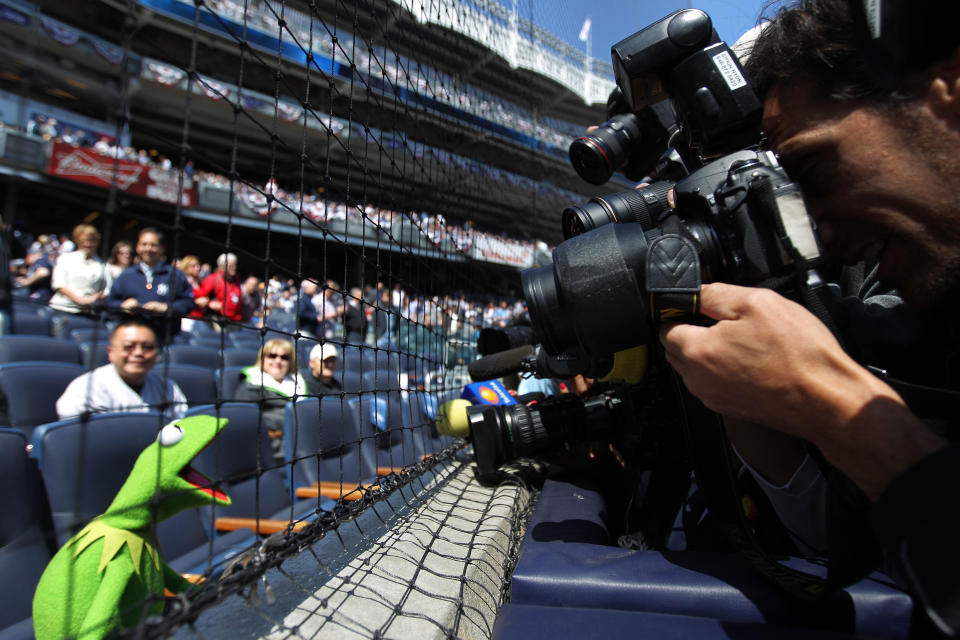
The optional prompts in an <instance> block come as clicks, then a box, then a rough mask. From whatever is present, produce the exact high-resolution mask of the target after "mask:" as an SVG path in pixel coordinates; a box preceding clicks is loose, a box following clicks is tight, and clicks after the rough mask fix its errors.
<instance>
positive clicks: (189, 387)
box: [153, 364, 217, 406]
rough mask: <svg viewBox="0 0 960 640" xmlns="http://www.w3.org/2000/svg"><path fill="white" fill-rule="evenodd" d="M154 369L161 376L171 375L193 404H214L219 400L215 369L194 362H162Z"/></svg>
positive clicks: (188, 400)
mask: <svg viewBox="0 0 960 640" xmlns="http://www.w3.org/2000/svg"><path fill="white" fill-rule="evenodd" d="M153 371H154V373H156V374H157V375H159V376H161V377H163V376H165V375H166V376H169V377H170V379H171V380H173V381H174V382H175V383H177V386H178V387H180V390H181V391H183V395H185V396H186V397H187V402H188V403H189V404H190V405H191V406H193V405H201V404H212V403H214V402H216V401H217V385H216V382H215V381H214V375H213V371H211V370H210V369H208V368H207V367H199V366H197V365H193V364H161V365H158V366H157V367H156V368H155V369H154V370H153Z"/></svg>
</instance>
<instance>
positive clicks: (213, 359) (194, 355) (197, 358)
mask: <svg viewBox="0 0 960 640" xmlns="http://www.w3.org/2000/svg"><path fill="white" fill-rule="evenodd" d="M163 357H164V360H166V361H167V362H169V363H171V364H195V365H198V366H201V367H207V368H208V369H216V368H217V367H219V366H220V351H219V350H217V349H216V348H212V347H198V346H195V345H192V344H172V345H170V346H169V347H167V348H166V349H164V356H163Z"/></svg>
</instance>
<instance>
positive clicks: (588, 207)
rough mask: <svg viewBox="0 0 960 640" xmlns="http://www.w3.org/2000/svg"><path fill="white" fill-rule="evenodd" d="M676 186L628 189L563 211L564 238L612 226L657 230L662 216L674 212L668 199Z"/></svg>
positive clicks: (662, 184) (663, 184)
mask: <svg viewBox="0 0 960 640" xmlns="http://www.w3.org/2000/svg"><path fill="white" fill-rule="evenodd" d="M671 189H673V182H670V181H668V180H663V181H660V182H654V183H653V184H651V185H648V186H646V187H643V188H640V189H628V190H627V191H618V192H616V193H608V194H606V195H603V196H597V197H596V198H591V199H590V200H588V201H587V202H586V203H584V204H582V205H571V206H569V207H567V208H566V209H564V210H563V216H562V218H561V227H562V229H563V237H564V238H566V239H570V238H572V237H574V236H578V235H580V234H581V233H584V232H586V231H590V230H591V229H596V228H597V227H599V226H602V225H605V224H609V223H611V222H638V223H640V226H641V227H642V228H643V230H644V231H647V230H649V229H652V228H653V227H654V226H656V224H657V221H658V219H659V218H660V214H661V213H663V212H664V211H666V210H668V209H669V208H670V205H669V203H668V201H667V195H668V194H669V193H670V190H671Z"/></svg>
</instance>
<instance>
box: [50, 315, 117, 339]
mask: <svg viewBox="0 0 960 640" xmlns="http://www.w3.org/2000/svg"><path fill="white" fill-rule="evenodd" d="M95 327H97V328H100V329H101V330H103V331H104V332H107V331H108V329H107V325H106V322H105V321H104V320H102V319H100V318H94V317H92V316H84V315H74V314H70V313H61V314H60V315H58V316H57V317H55V318H54V319H53V321H52V322H51V325H50V333H51V334H52V335H53V336H55V337H57V338H63V339H66V338H69V337H70V332H71V331H73V330H74V329H83V328H90V329H92V328H95Z"/></svg>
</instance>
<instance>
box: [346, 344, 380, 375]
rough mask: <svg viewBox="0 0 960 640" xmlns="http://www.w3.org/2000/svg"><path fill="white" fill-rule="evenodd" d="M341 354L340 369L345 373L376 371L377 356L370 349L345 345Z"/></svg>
mask: <svg viewBox="0 0 960 640" xmlns="http://www.w3.org/2000/svg"><path fill="white" fill-rule="evenodd" d="M340 354H341V355H340V368H341V369H343V370H344V371H355V372H357V373H367V372H370V371H373V370H375V369H376V356H375V355H374V349H372V348H370V347H357V346H355V345H344V347H343V348H342V349H340Z"/></svg>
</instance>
